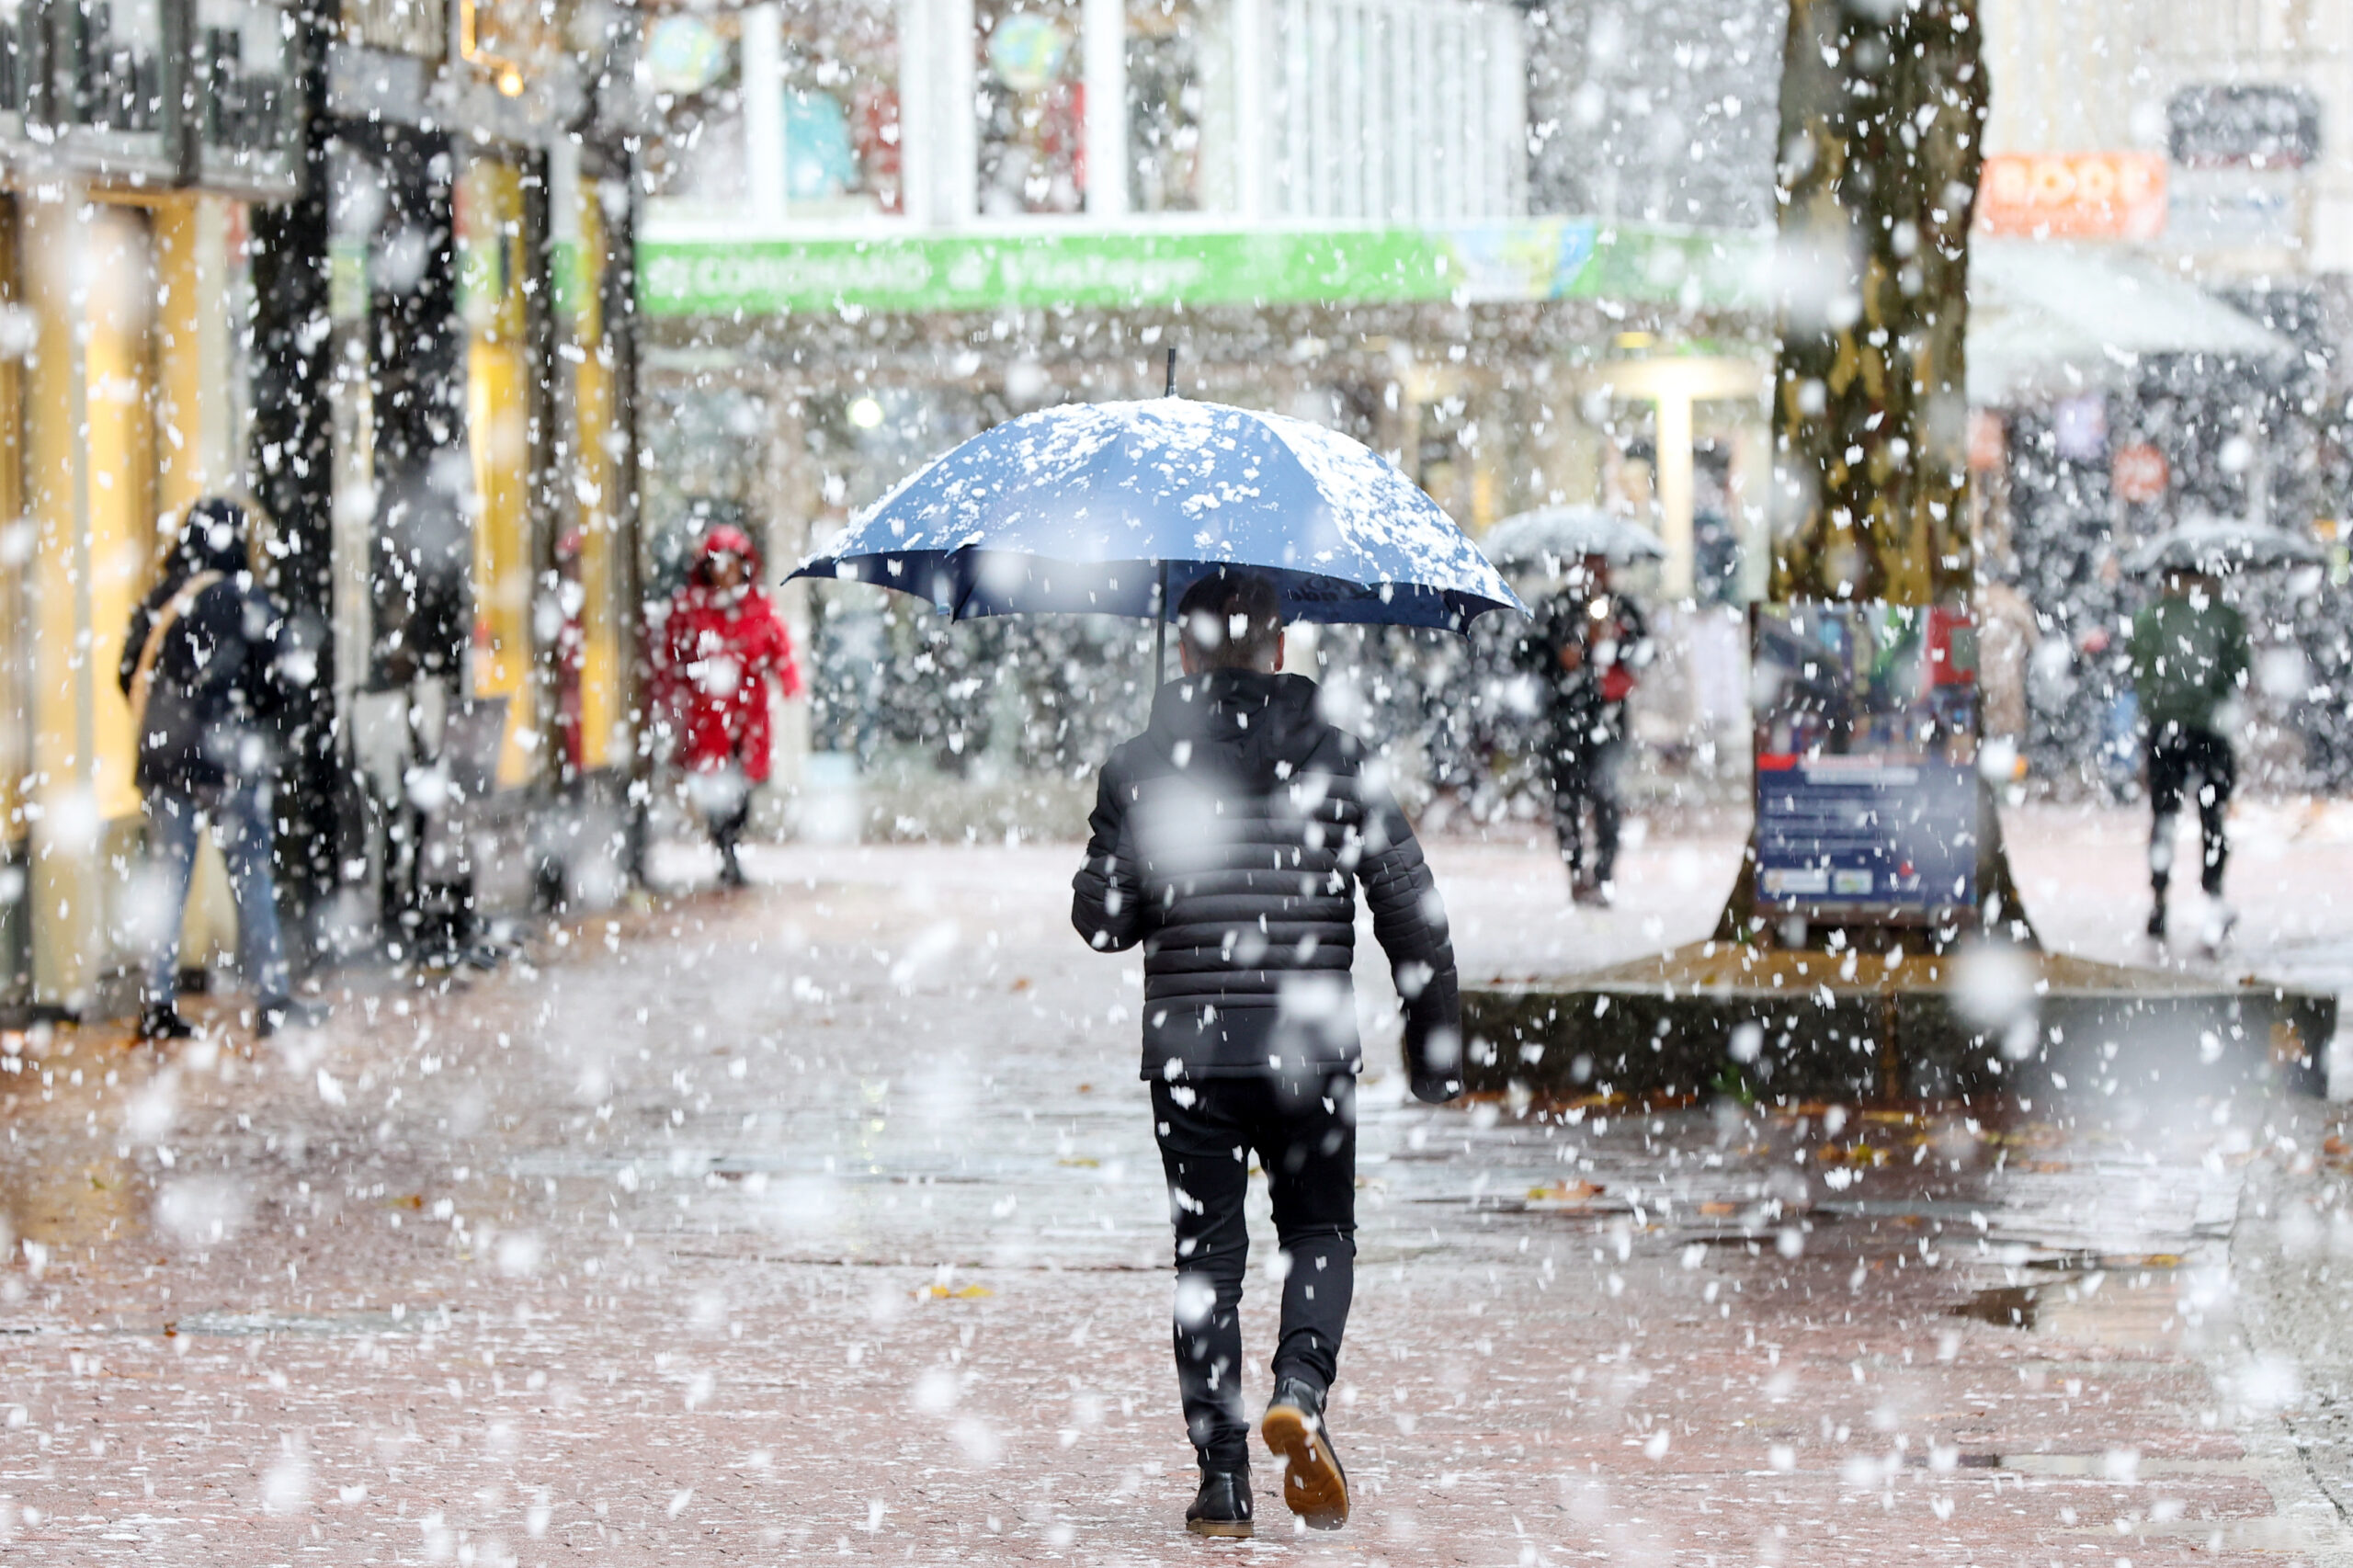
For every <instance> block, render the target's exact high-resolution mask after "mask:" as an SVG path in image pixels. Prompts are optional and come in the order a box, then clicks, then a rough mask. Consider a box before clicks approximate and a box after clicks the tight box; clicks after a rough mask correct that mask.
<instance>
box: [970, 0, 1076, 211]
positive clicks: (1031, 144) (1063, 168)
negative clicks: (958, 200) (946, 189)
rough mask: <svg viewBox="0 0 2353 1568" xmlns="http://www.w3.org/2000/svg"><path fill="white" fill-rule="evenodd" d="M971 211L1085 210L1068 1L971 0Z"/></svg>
mask: <svg viewBox="0 0 2353 1568" xmlns="http://www.w3.org/2000/svg"><path fill="white" fill-rule="evenodd" d="M973 9H974V13H975V17H974V19H975V21H976V22H977V24H978V26H977V29H976V31H977V35H978V37H977V43H978V47H979V50H980V67H979V72H978V89H979V90H978V92H977V93H976V94H975V96H974V102H975V107H976V108H977V110H978V112H979V115H980V136H979V149H980V159H979V165H980V166H979V180H980V183H979V188H978V192H977V194H978V198H979V207H980V210H981V212H982V213H983V215H984V216H987V217H1010V216H1014V215H1016V214H1019V213H1024V212H1076V211H1078V210H1081V209H1082V208H1083V207H1085V206H1086V90H1085V88H1084V87H1083V86H1082V85H1081V82H1080V71H1081V62H1080V50H1079V6H1078V5H1077V4H1076V0H978V3H977V4H976V5H975V6H974V7H973Z"/></svg>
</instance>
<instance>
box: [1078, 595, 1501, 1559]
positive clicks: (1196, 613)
mask: <svg viewBox="0 0 2353 1568" xmlns="http://www.w3.org/2000/svg"><path fill="white" fill-rule="evenodd" d="M1177 623H1178V628H1179V640H1180V641H1179V648H1180V653H1181V655H1182V659H1183V663H1184V670H1185V676H1184V678H1183V679H1181V680H1176V681H1172V682H1170V683H1168V684H1167V685H1165V686H1163V687H1161V688H1160V689H1159V691H1158V692H1157V693H1156V694H1155V695H1154V699H1153V705H1152V717H1151V721H1150V722H1149V724H1148V725H1147V727H1146V729H1145V731H1144V733H1142V735H1140V736H1138V737H1136V738H1135V739H1133V740H1131V741H1128V742H1127V743H1125V744H1122V745H1121V746H1120V747H1119V749H1118V750H1116V751H1115V752H1113V753H1112V755H1111V758H1110V760H1109V761H1108V762H1107V763H1105V764H1104V767H1103V772H1102V776H1101V778H1100V780H1099V784H1098V789H1097V797H1096V805H1095V812H1094V815H1093V816H1092V817H1091V818H1089V820H1088V826H1089V828H1090V830H1091V831H1090V836H1089V838H1088V841H1087V846H1086V862H1085V864H1084V865H1082V866H1081V867H1080V869H1079V872H1078V876H1077V878H1076V881H1075V882H1074V897H1073V901H1072V905H1071V922H1072V924H1073V925H1074V926H1076V927H1077V929H1078V934H1079V935H1080V936H1082V937H1086V940H1087V942H1088V943H1089V944H1090V945H1091V946H1093V947H1094V948H1095V949H1097V950H1098V951H1103V952H1122V951H1125V950H1126V949H1130V948H1132V947H1134V946H1136V945H1137V944H1138V943H1142V946H1143V950H1144V960H1143V967H1144V1002H1143V1077H1144V1079H1145V1080H1146V1081H1147V1082H1148V1083H1150V1084H1151V1085H1152V1112H1153V1126H1154V1130H1155V1132H1156V1133H1157V1136H1158V1139H1159V1143H1160V1153H1161V1161H1162V1165H1163V1166H1164V1167H1165V1171H1166V1174H1167V1178H1168V1193H1169V1216H1170V1219H1171V1220H1172V1221H1173V1222H1174V1224H1175V1227H1176V1381H1177V1386H1178V1388H1179V1390H1180V1392H1181V1393H1182V1396H1183V1403H1184V1410H1185V1423H1186V1428H1187V1430H1188V1433H1189V1434H1190V1435H1191V1437H1192V1440H1193V1447H1194V1449H1195V1451H1196V1453H1197V1455H1198V1457H1199V1463H1200V1476H1201V1480H1200V1490H1199V1494H1198V1495H1197V1496H1196V1497H1195V1499H1194V1501H1193V1505H1192V1506H1191V1507H1190V1508H1189V1509H1188V1510H1187V1512H1186V1516H1185V1522H1186V1528H1188V1529H1189V1530H1191V1531H1193V1532H1194V1533H1195V1534H1197V1535H1211V1536H1247V1535H1249V1534H1250V1533H1251V1528H1252V1527H1251V1495H1250V1449H1249V1432H1250V1427H1249V1423H1248V1420H1247V1418H1246V1416H1245V1413H1244V1407H1243V1403H1242V1385H1241V1373H1242V1326H1241V1317H1240V1312H1241V1302H1242V1279H1243V1274H1244V1270H1245V1267H1246V1265H1247V1263H1248V1251H1249V1234H1248V1231H1247V1229H1246V1227H1245V1223H1244V1219H1243V1202H1244V1199H1245V1196H1246V1195H1247V1193H1248V1191H1249V1185H1250V1165H1249V1158H1250V1155H1251V1154H1253V1153H1256V1156H1257V1159H1258V1164H1259V1166H1260V1168H1261V1169H1263V1170H1264V1171H1265V1172H1266V1173H1267V1192H1268V1196H1269V1197H1270V1198H1271V1199H1273V1202H1274V1215H1275V1230H1276V1233H1277V1235H1278V1237H1279V1240H1280V1244H1281V1247H1282V1256H1283V1262H1284V1267H1283V1268H1282V1269H1280V1270H1279V1271H1278V1272H1277V1274H1276V1278H1279V1279H1281V1280H1282V1282H1283V1284H1282V1318H1281V1327H1280V1330H1279V1334H1278V1337H1277V1340H1276V1345H1275V1353H1274V1361H1273V1372H1274V1389H1273V1397H1272V1399H1271V1401H1270V1402H1269V1403H1268V1404H1267V1411H1266V1415H1265V1417H1264V1419H1263V1420H1262V1422H1261V1423H1260V1427H1259V1430H1260V1434H1261V1436H1262V1437H1264V1439H1265V1441H1266V1443H1267V1447H1268V1448H1269V1449H1272V1450H1273V1451H1274V1452H1275V1453H1276V1454H1277V1455H1279V1456H1280V1457H1281V1459H1282V1460H1283V1465H1284V1475H1283V1501H1284V1502H1285V1503H1286V1504H1287V1505H1289V1506H1290V1508H1291V1510H1292V1511H1293V1512H1294V1513H1296V1514H1298V1515H1299V1516H1300V1517H1302V1519H1304V1520H1305V1521H1306V1523H1307V1524H1308V1525H1310V1526H1311V1527H1313V1528H1318V1529H1336V1528H1339V1527H1340V1525H1342V1524H1343V1523H1345V1522H1346V1521H1347V1516H1348V1491H1347V1475H1346V1473H1345V1472H1344V1471H1342V1469H1341V1466H1340V1461H1339V1458H1338V1456H1337V1455H1336V1453H1335V1452H1334V1451H1333V1448H1332V1438H1331V1433H1330V1431H1329V1429H1328V1428H1327V1427H1326V1426H1325V1424H1324V1403H1325V1398H1326V1395H1327V1394H1328V1392H1330V1390H1331V1387H1332V1380H1333V1378H1334V1376H1335V1375H1336V1370H1337V1368H1338V1362H1339V1352H1340V1336H1341V1332H1342V1330H1343V1329H1344V1328H1345V1327H1346V1325H1347V1316H1348V1304H1349V1301H1350V1298H1351V1296H1352V1294H1353V1290H1354V1271H1355V1260H1356V1078H1357V1074H1358V1071H1359V1069H1360V1068H1361V1066H1362V1064H1363V1048H1362V1046H1361V1044H1360V1043H1359V1042H1358V1038H1357V1020H1356V1002H1355V998H1354V995H1353V994H1352V992H1351V990H1350V987H1349V980H1348V971H1349V966H1350V963H1351V961H1352V959H1353V956H1354V953H1355V933H1356V894H1357V889H1358V886H1359V885H1360V886H1361V887H1362V888H1363V890H1364V893H1365V900H1366V903H1369V904H1370V906H1371V910H1372V923H1373V934H1374V936H1375V937H1377V938H1378V939H1379V940H1380V942H1381V948H1382V949H1383V950H1384V951H1385V952H1386V953H1387V954H1388V957H1389V963H1390V973H1391V975H1392V978H1393V979H1394V981H1395V983H1396V985H1397V991H1398V994H1399V995H1400V996H1401V997H1402V998H1403V999H1404V1010H1405V1041H1404V1046H1405V1060H1406V1065H1407V1070H1408V1074H1409V1076H1410V1081H1411V1084H1412V1086H1413V1092H1414V1094H1415V1096H1417V1097H1418V1098H1421V1099H1423V1100H1427V1101H1430V1102H1433V1103H1436V1102H1440V1101H1444V1100H1448V1099H1451V1098H1453V1097H1454V1096H1456V1095H1458V1094H1460V1093H1461V1087H1462V1074H1461V1038H1460V1029H1461V1018H1460V1008H1459V1004H1458V1001H1457V994H1456V980H1455V971H1454V949H1453V948H1452V945H1451V944H1450V942H1449V938H1448V935H1447V926H1446V915H1445V910H1444V906H1443V905H1442V904H1441V903H1439V901H1438V892H1437V890H1436V888H1435V886H1434V885H1433V883H1432V881H1431V878H1430V872H1429V868H1428V866H1427V864H1425V863H1424V861H1423V859H1422V851H1421V846H1420V845H1419V844H1417V843H1416V842H1415V838H1414V832H1413V829H1412V828H1411V827H1410V826H1409V825H1408V824H1406V821H1405V817H1404V812H1401V811H1399V810H1398V808H1397V803H1396V801H1394V800H1392V798H1391V797H1390V794H1389V792H1388V790H1386V789H1385V788H1384V787H1383V786H1382V785H1381V781H1380V777H1379V770H1378V769H1377V768H1376V767H1373V766H1372V765H1371V762H1370V758H1369V756H1368V755H1367V752H1366V748H1365V746H1364V744H1363V743H1362V742H1360V741H1358V740H1357V739H1356V738H1355V737H1354V736H1352V735H1348V734H1346V733H1342V732H1341V731H1339V730H1337V729H1336V728H1334V727H1333V726H1332V725H1330V724H1328V723H1326V722H1324V720H1323V718H1322V717H1321V716H1320V715H1319V713H1318V711H1317V697H1318V693H1317V689H1316V686H1315V683H1314V682H1313V681H1311V680H1308V679H1306V678H1305V677H1304V676H1294V675H1285V674H1283V673H1281V672H1282V622H1281V620H1280V618H1279V599H1278V597H1277V595H1276V590H1275V587H1274V585H1273V584H1272V583H1270V582H1268V581H1267V579H1266V578H1264V577H1260V576H1256V575H1252V574H1243V573H1229V572H1224V571H1219V572H1215V573H1212V574H1211V575H1210V576H1207V577H1205V578H1203V579H1201V580H1200V581H1199V582H1198V583H1196V584H1194V585H1193V586H1192V587H1191V588H1190V589H1189V590H1188V591H1187V593H1186V594H1185V597H1184V598H1183V599H1182V600H1181V601H1180V602H1179V603H1178V606H1177Z"/></svg>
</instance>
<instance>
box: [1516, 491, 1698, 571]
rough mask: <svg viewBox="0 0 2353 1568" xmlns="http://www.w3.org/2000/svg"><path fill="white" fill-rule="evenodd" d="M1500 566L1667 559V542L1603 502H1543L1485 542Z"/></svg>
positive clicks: (1523, 513)
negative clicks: (1599, 557) (1609, 509)
mask: <svg viewBox="0 0 2353 1568" xmlns="http://www.w3.org/2000/svg"><path fill="white" fill-rule="evenodd" d="M1480 545H1481V548H1483V549H1484V550H1485V551H1486V552H1487V559H1488V560H1490V561H1492V562H1495V564H1496V565H1498V566H1540V565H1548V564H1557V563H1559V562H1569V561H1576V560H1579V559H1581V558H1583V557H1585V556H1587V555H1602V556H1607V557H1608V558H1609V559H1610V560H1611V561H1614V562H1619V563H1620V564H1623V563H1624V562H1630V561H1664V560H1665V559H1666V546H1665V545H1664V544H1662V543H1660V542H1659V537H1658V535H1656V534H1654V533H1653V532H1651V530H1650V529H1648V528H1643V526H1642V525H1641V524H1639V523H1635V522H1631V521H1629V520H1628V519H1627V518H1624V517H1613V516H1612V515H1611V514H1609V513H1608V512H1605V511H1603V510H1602V509H1601V508H1600V507H1598V506H1539V507H1538V508H1536V509H1535V510H1534V511H1532V512H1521V513H1519V514H1518V515H1517V516H1515V517H1506V518H1505V519H1504V520H1503V521H1502V522H1500V523H1497V524H1496V525H1495V527H1494V528H1489V529H1488V530H1487V537H1486V538H1485V539H1483V540H1481V541H1480Z"/></svg>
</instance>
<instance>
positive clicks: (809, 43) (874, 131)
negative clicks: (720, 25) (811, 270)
mask: <svg viewBox="0 0 2353 1568" xmlns="http://www.w3.org/2000/svg"><path fill="white" fill-rule="evenodd" d="M781 52H782V65H783V77H784V80H783V90H784V180H785V192H784V194H785V201H786V204H787V205H788V207H789V208H790V210H792V212H793V213H794V215H795V216H802V215H808V216H819V217H822V216H830V215H835V214H842V215H857V214H860V213H871V212H893V213H895V212H898V211H900V210H902V194H901V187H900V179H899V170H900V153H899V30H898V12H897V7H896V6H893V5H890V4H887V3H877V0H831V3H828V0H816V3H813V4H804V5H792V6H785V7H783V39H782V51H781Z"/></svg>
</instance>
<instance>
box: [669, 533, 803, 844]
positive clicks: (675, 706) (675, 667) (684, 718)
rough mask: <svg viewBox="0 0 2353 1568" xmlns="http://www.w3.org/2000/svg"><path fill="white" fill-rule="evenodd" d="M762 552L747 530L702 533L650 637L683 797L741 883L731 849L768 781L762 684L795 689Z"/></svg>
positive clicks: (787, 691)
mask: <svg viewBox="0 0 2353 1568" xmlns="http://www.w3.org/2000/svg"><path fill="white" fill-rule="evenodd" d="M759 578H760V555H759V550H758V548H757V547H756V546H755V545H754V544H753V543H752V540H751V536H750V535H748V534H746V533H745V531H744V530H743V529H741V528H733V527H729V526H725V525H722V526H721V527H719V528H713V529H711V530H710V533H708V534H706V535H704V536H703V541H702V548H701V551H700V552H699V554H698V556H697V557H696V560H695V563H694V566H693V567H692V568H691V569H690V570H689V571H688V574H687V582H686V585H685V586H683V587H681V588H680V589H679V590H678V591H677V593H676V594H675V595H673V596H672V597H671V599H670V610H669V614H668V615H667V616H665V618H664V619H663V623H662V628H661V631H660V632H659V633H658V635H657V637H656V640H655V646H654V686H655V692H656V696H657V698H658V699H660V700H662V701H663V703H664V704H665V708H666V710H667V712H668V715H669V719H670V723H671V727H672V733H673V734H674V735H675V736H676V747H677V749H676V758H677V761H678V765H679V766H680V767H683V768H685V769H686V772H687V789H688V795H689V797H690V798H691V799H692V800H693V801H694V802H695V804H696V805H697V806H698V807H699V808H700V810H701V812H702V813H703V818H704V821H705V822H707V823H708V824H710V836H711V841H712V842H713V843H714V844H716V845H718V846H719V857H720V867H721V869H720V877H721V880H722V881H724V882H725V883H726V885H727V886H729V887H732V888H740V887H742V886H743V885H744V866H743V862H742V861H741V860H739V859H738V858H736V853H735V849H736V845H737V843H738V842H739V841H740V840H741V839H742V837H743V835H744V825H745V823H746V822H747V821H749V820H750V817H751V814H752V790H753V788H754V787H755V786H756V785H759V784H764V783H766V782H767V777H768V763H769V756H768V753H769V746H770V740H771V736H770V721H769V705H768V683H769V682H770V681H774V682H776V684H777V685H778V687H779V688H781V690H782V691H783V693H784V695H785V696H786V697H797V696H799V695H800V693H801V672H800V670H799V668H798V667H797V666H796V665H794V664H793V662H792V638H791V635H790V633H789V632H788V631H785V627H784V618H783V617H782V616H781V615H779V614H778V613H777V608H776V601H775V600H773V599H771V598H769V597H768V596H767V593H766V592H764V591H763V590H762V589H761V587H760V585H759Z"/></svg>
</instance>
